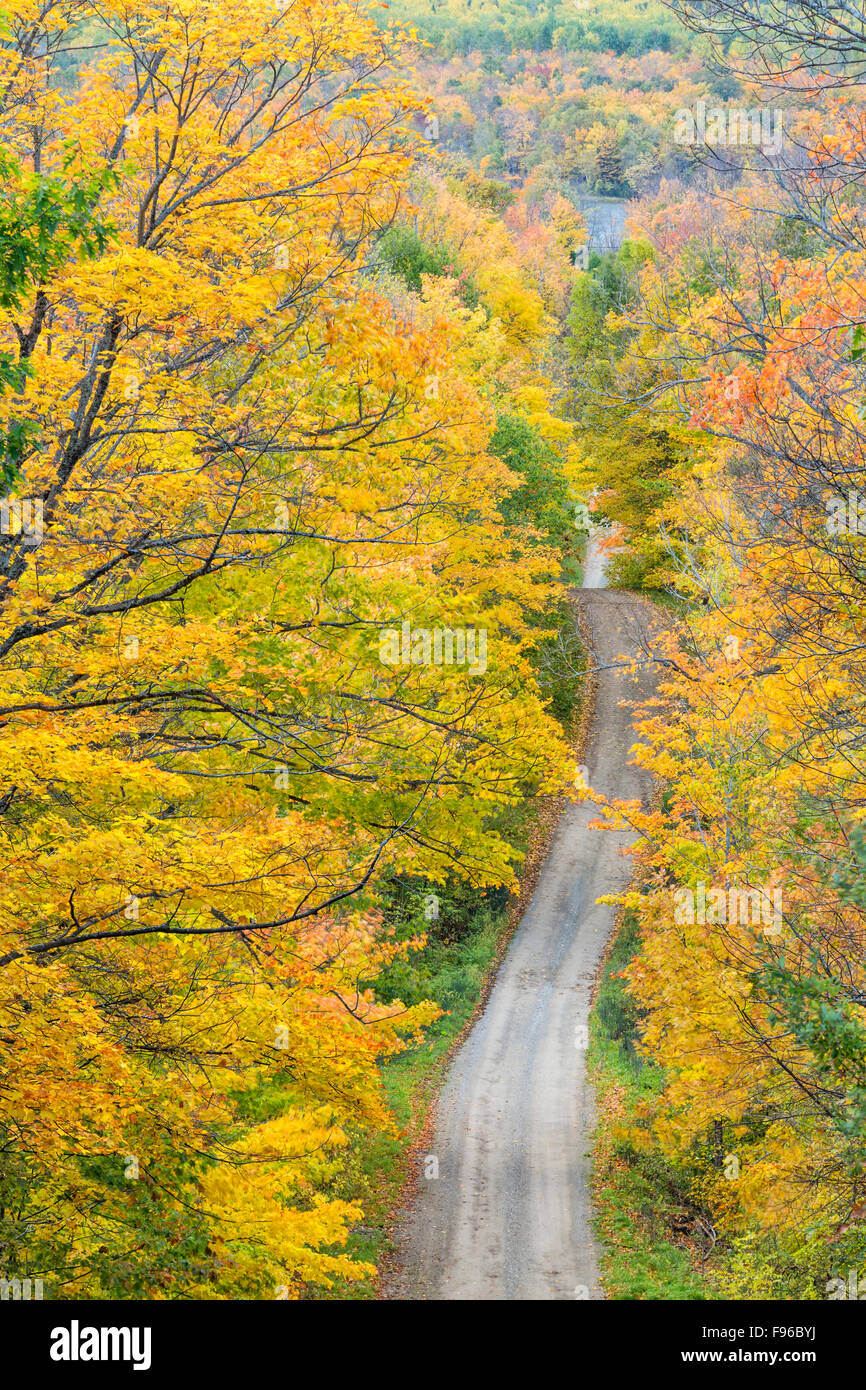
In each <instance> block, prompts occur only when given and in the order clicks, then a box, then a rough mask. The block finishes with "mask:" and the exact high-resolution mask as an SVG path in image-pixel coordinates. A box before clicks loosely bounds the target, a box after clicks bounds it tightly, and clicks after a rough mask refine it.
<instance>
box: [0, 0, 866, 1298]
mask: <svg viewBox="0 0 866 1390" xmlns="http://www.w3.org/2000/svg"><path fill="white" fill-rule="evenodd" d="M864 66H866V4H864V3H863V0H839V2H838V3H835V4H830V3H828V0H792V3H781V0H778V2H777V0H703V3H696V2H695V0H392V3H390V5H381V4H375V3H371V0H247V3H246V4H245V5H244V6H243V7H239V6H229V5H228V4H226V3H225V0H139V3H137V4H136V5H135V6H132V5H130V4H128V3H127V0H102V2H100V3H97V2H96V0H63V3H61V0H0V77H2V81H0V474H2V478H0V484H2V492H3V497H2V499H0V613H2V623H0V831H2V843H3V866H4V871H3V876H2V886H0V1294H2V1298H3V1299H4V1300H5V1299H7V1298H10V1297H11V1298H15V1299H21V1298H40V1299H41V1298H44V1299H46V1300H61V1301H70V1300H72V1301H74V1300H102V1299H109V1300H128V1301H134V1300H150V1301H188V1300H195V1301H223V1300H246V1301H254V1300H255V1301H258V1300H274V1299H276V1300H289V1301H293V1302H304V1301H312V1300H359V1301H370V1300H374V1299H378V1298H384V1297H388V1296H389V1294H388V1285H389V1279H390V1277H391V1276H390V1274H389V1271H390V1270H392V1269H393V1267H394V1264H395V1261H397V1260H398V1258H399V1247H400V1241H401V1237H400V1235H399V1231H398V1229H397V1223H398V1220H399V1214H400V1213H401V1211H403V1209H404V1208H405V1207H406V1205H407V1203H408V1202H409V1201H410V1195H411V1192H412V1190H413V1186H414V1185H415V1184H417V1182H418V1180H419V1171H420V1173H421V1181H422V1183H423V1181H424V1178H425V1177H426V1178H430V1177H433V1178H435V1177H436V1176H437V1172H436V1171H434V1168H433V1167H431V1166H430V1165H431V1163H434V1161H435V1162H438V1160H436V1159H435V1155H434V1154H433V1152H432V1151H431V1152H428V1148H429V1145H430V1143H431V1141H430V1140H429V1137H428V1135H429V1130H428V1129H427V1128H426V1126H427V1125H428V1122H429V1116H430V1115H431V1114H432V1113H433V1110H431V1107H434V1108H435V1105H436V1099H437V1096H438V1095H439V1094H440V1092H441V1090H442V1087H443V1085H444V1084H445V1080H446V1078H447V1076H448V1074H449V1067H450V1066H451V1065H452V1062H453V1058H454V1057H455V1055H458V1054H459V1049H460V1048H461V1046H463V1045H465V1044H466V1039H467V1037H469V1038H471V1036H472V1028H473V1024H475V1023H476V1020H478V1019H479V1018H481V1017H482V1016H483V1015H484V1010H485V1008H486V1007H487V1006H488V1000H489V998H490V991H491V989H492V988H494V981H495V980H496V978H497V970H498V971H500V973H503V972H504V973H505V975H506V976H507V971H508V960H509V956H508V951H509V943H510V942H511V940H512V936H513V934H514V932H515V931H516V930H518V929H519V930H520V931H524V930H525V929H526V925H527V923H529V921H530V915H529V914H528V912H527V909H528V908H529V904H530V901H531V900H532V894H533V891H534V888H535V885H536V882H537V876H538V873H539V872H540V871H541V867H540V866H542V865H543V864H544V862H545V859H546V857H548V856H552V855H554V854H555V853H556V845H557V843H558V841H557V839H556V836H557V835H558V834H560V833H561V830H560V831H557V830H556V826H557V823H559V825H560V827H561V826H562V825H564V824H565V820H560V819H559V818H560V817H567V816H568V815H569V814H571V812H570V810H569V808H573V807H574V806H576V805H579V804H584V803H589V804H591V805H592V808H593V810H592V814H593V817H594V819H593V822H592V824H593V827H594V828H593V829H592V830H590V831H589V832H587V833H589V834H591V835H595V836H598V837H599V839H604V837H605V836H609V835H612V836H614V837H617V836H619V837H622V836H626V838H627V839H628V842H629V846H630V862H631V870H630V874H631V877H630V881H629V885H628V887H627V889H626V890H625V891H619V890H618V889H614V888H613V887H612V888H611V891H610V893H609V894H608V895H606V897H604V898H602V899H600V901H601V902H603V903H606V907H605V911H606V913H607V914H608V917H607V918H606V919H605V920H608V919H609V936H610V940H609V942H608V945H607V949H606V954H605V956H604V961H603V965H602V967H601V969H600V974H599V979H598V981H597V988H596V990H595V993H594V1002H593V1006H592V1012H591V1015H590V1017H589V1032H588V1042H587V1047H588V1051H587V1054H586V1068H587V1074H588V1076H589V1078H590V1081H591V1084H592V1086H593V1087H594V1090H595V1094H596V1097H597V1101H596V1104H597V1111H598V1120H597V1125H596V1128H595V1134H594V1138H593V1141H592V1150H593V1157H592V1166H591V1189H592V1203H593V1209H594V1215H593V1228H592V1229H593V1232H594V1235H593V1240H594V1242H595V1244H596V1246H597V1249H598V1261H599V1270H600V1274H599V1280H600V1283H599V1289H600V1290H601V1292H600V1293H599V1294H598V1295H597V1296H599V1297H604V1298H606V1299H608V1300H614V1301H616V1300H627V1299H630V1300H634V1299H640V1300H653V1301H668V1302H670V1301H678V1300H700V1301H706V1300H715V1301H722V1302H725V1301H733V1300H738V1299H757V1300H774V1301H775V1300H779V1301H803V1300H805V1301H811V1302H816V1301H819V1300H822V1301H823V1300H828V1299H829V1300H835V1299H837V1298H838V1299H845V1298H858V1297H866V1015H864V1008H866V659H864V631H866V627H864V619H866V550H864V545H866V539H864V538H866V462H864V459H866V423H864V421H866V231H864V227H866V119H864V113H866V106H864V98H863V82H864V77H863V71H864ZM599 210H600V211H599ZM608 214H609V215H610V216H611V217H612V218H613V219H614V221H613V222H612V223H610V224H607V223H605V226H606V227H608V230H607V231H606V232H604V233H602V231H600V230H599V227H600V224H599V223H598V221H597V220H596V218H597V217H598V216H599V215H605V216H606V215H608ZM610 227H613V228H614V230H613V231H611V230H610ZM617 228H619V230H617ZM861 450H863V451H864V453H861ZM595 555H600V556H601V557H602V561H603V564H604V567H605V573H606V581H605V582H606V586H607V587H609V588H611V589H612V590H615V591H616V592H617V593H619V594H622V595H625V596H627V599H628V602H629V603H633V604H634V605H636V609H635V611H638V610H639V611H641V612H644V611H645V612H646V613H647V614H652V615H653V616H652V620H651V621H649V620H648V621H647V624H646V627H645V630H642V638H641V641H642V649H641V651H640V652H639V654H638V655H637V656H636V655H635V654H634V653H632V654H630V655H628V654H623V655H622V657H621V658H620V659H619V661H618V662H617V663H614V664H615V665H617V666H618V667H619V668H621V669H622V671H623V674H624V676H627V675H628V676H630V675H631V674H633V673H634V672H636V671H637V670H638V668H639V669H640V670H642V671H651V672H652V673H653V679H654V681H655V686H654V690H653V693H652V694H651V696H650V697H649V698H645V699H642V700H638V699H636V698H632V699H631V703H630V706H629V708H630V710H631V714H630V716H629V717H630V718H633V721H634V730H633V734H632V737H631V739H630V742H629V744H628V745H627V746H626V747H624V748H623V749H622V762H623V763H625V762H626V761H627V760H628V761H629V762H630V763H632V764H634V765H635V766H636V767H638V768H640V769H641V770H642V772H644V773H645V774H646V775H647V776H648V777H651V778H652V785H653V788H654V794H653V797H652V800H651V802H648V803H646V804H642V803H641V802H639V801H635V800H634V798H633V797H632V798H630V797H627V796H618V795H611V794H609V793H608V792H607V791H605V790H604V789H600V788H596V787H594V786H593V785H592V768H591V767H590V768H587V767H586V755H585V753H584V751H583V750H584V748H585V746H586V744H585V740H586V737H587V730H588V729H591V727H592V721H593V689H594V686H593V681H597V680H598V678H599V670H600V667H601V665H602V663H601V662H599V661H598V660H597V659H596V657H595V655H594V648H593V642H592V639H591V634H590V633H589V631H588V629H587V626H586V622H585V620H583V619H581V617H580V601H579V597H577V596H578V595H579V593H580V592H581V588H580V586H581V584H582V583H583V584H587V585H588V589H589V591H591V590H592V588H593V585H592V584H590V583H589V581H588V576H589V574H590V566H591V564H592V563H594V561H593V559H592V557H593V556H595ZM596 717H598V716H596ZM617 843H619V840H617ZM569 910H570V909H569ZM586 911H589V909H588V908H587V909H586ZM524 914H526V915H524ZM521 920H522V921H523V926H522V927H518V924H519V923H520V922H521ZM574 929H575V931H577V930H579V929H580V921H579V920H578V919H576V920H575V924H574ZM544 965H545V962H544V961H543V960H540V961H539V969H543V967H544ZM539 1017H541V1015H539ZM535 1026H536V1024H533V1027H535ZM537 1026H538V1027H542V1028H543V1023H541V1024H538V1025H537ZM580 1026H582V1025H580ZM582 1056H583V1054H582V1053H581V1057H582ZM573 1057H574V1048H572V1051H571V1053H570V1058H573ZM569 1065H571V1061H569ZM433 1148H434V1149H435V1144H434V1145H433ZM425 1164H427V1169H426V1171H425V1168H424V1165H425ZM439 1181H440V1182H442V1181H443V1180H442V1179H440V1180H439ZM428 1185H429V1184H428ZM410 1275H411V1270H410ZM581 1287H582V1285H581ZM860 1289H862V1290H863V1293H862V1294H861V1293H860V1292H859V1290H860ZM852 1290H853V1291H852ZM509 1296H520V1295H519V1294H518V1295H509ZM552 1296H559V1295H558V1294H557V1295H552ZM564 1296H569V1295H564ZM577 1296H578V1297H584V1296H591V1297H595V1296H596V1295H595V1294H590V1295H586V1294H579V1295H577Z"/></svg>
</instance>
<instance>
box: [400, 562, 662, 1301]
mask: <svg viewBox="0 0 866 1390" xmlns="http://www.w3.org/2000/svg"><path fill="white" fill-rule="evenodd" d="M603 585H604V567H603V562H602V560H601V557H600V555H599V553H598V551H597V549H596V548H595V547H591V548H590V553H589V555H588V557H587V563H586V570H585V579H584V588H583V589H582V590H581V593H580V604H581V607H582V608H583V611H584V613H585V615H586V618H587V621H588V624H589V628H590V631H591V634H592V643H593V648H594V656H595V664H596V665H597V666H598V667H600V668H602V669H600V671H599V675H598V685H597V692H596V699H595V709H594V714H593V722H592V726H591V730H590V736H589V742H588V747H587V751H586V754H585V755H584V756H585V759H586V766H587V769H588V780H589V782H590V784H591V785H592V786H593V787H594V788H595V789H596V790H598V791H601V792H603V793H604V794H605V795H607V796H610V797H618V798H619V797H627V798H637V797H640V798H641V799H642V801H643V802H644V804H647V803H648V800H649V797H650V794H651V785H650V781H649V778H648V777H647V775H646V774H645V773H643V772H641V771H640V770H639V769H638V768H636V767H634V766H633V765H631V763H630V762H629V758H628V750H629V747H630V745H631V744H632V743H633V742H634V734H633V730H632V727H631V712H630V711H629V710H627V709H623V708H622V707H621V704H620V702H621V701H622V700H624V699H626V700H631V699H635V698H637V697H639V696H640V695H641V694H644V693H648V692H649V691H650V689H651V676H650V674H649V672H648V671H645V672H644V673H643V674H642V675H641V676H640V677H639V678H637V679H636V678H635V677H634V676H633V675H630V674H628V673H627V672H625V671H622V670H615V669H611V670H605V669H603V668H604V667H605V665H606V664H607V663H610V662H614V661H615V660H616V658H617V656H618V655H620V654H622V653H627V654H632V653H635V654H636V653H637V651H638V642H639V636H640V634H641V633H642V632H645V630H646V627H647V623H648V620H649V618H650V616H651V610H650V609H649V607H648V605H647V604H646V603H644V602H643V601H642V600H641V599H638V598H636V597H635V596H634V595H631V594H626V593H623V592H619V591H616V590H612V589H606V588H604V587H603ZM597 815H598V809H597V807H595V806H594V805H593V804H592V803H591V802H581V803H575V804H572V805H571V806H569V807H568V808H567V809H566V810H565V812H564V813H563V815H562V817H561V819H560V821H559V825H558V826H557V829H556V832H555V834H554V837H553V840H552V842H551V845H550V849H549V852H548V855H547V858H546V860H545V862H544V865H543V867H542V870H541V873H540V875H539V878H538V884H537V887H536V889H535V893H534V895H533V897H532V901H531V903H530V905H529V907H528V908H527V910H526V912H525V914H524V916H523V918H522V920H521V922H520V924H519V926H518V928H517V931H516V933H515V935H514V937H513V939H512V941H511V944H510V945H509V948H508V951H507V953H506V955H505V957H504V959H503V961H502V964H501V966H500V969H499V973H498V975H497V978H496V982H495V985H494V987H493V990H492V992H491V994H490V998H489V1000H488V1002H487V1006H486V1008H485V1009H484V1012H483V1013H482V1015H481V1016H480V1018H479V1019H478V1021H477V1023H476V1024H475V1026H474V1027H473V1028H472V1030H471V1032H470V1034H469V1036H468V1037H467V1039H466V1041H465V1043H464V1044H463V1046H462V1047H461V1048H460V1050H459V1052H458V1053H457V1055H456V1057H455V1058H454V1061H453V1063H452V1065H451V1068H450V1070H449V1073H448V1076H447V1080H446V1083H445V1086H444V1088H443V1090H442V1093H441V1095H440V1097H439V1100H438V1102H437V1105H436V1109H435V1112H434V1118H433V1127H432V1138H431V1141H430V1144H429V1149H428V1152H427V1153H426V1154H423V1155H422V1156H421V1159H422V1162H421V1169H422V1171H421V1173H420V1175H419V1179H418V1189H417V1193H416V1195H415V1200H414V1202H413V1204H412V1206H411V1208H410V1209H409V1210H407V1212H406V1213H405V1214H404V1215H403V1216H402V1218H401V1220H400V1222H399V1224H398V1226H397V1228H396V1231H395V1239H396V1244H397V1258H396V1263H395V1268H394V1270H393V1271H392V1273H391V1274H390V1275H389V1277H388V1279H387V1281H386V1284H385V1288H384V1290H383V1292H384V1294H385V1296H386V1297H389V1298H410V1299H471V1300H488V1299H495V1300H497V1301H498V1300H503V1299H505V1300H510V1299H543V1300H549V1299H573V1298H591V1299H600V1298H603V1297H604V1293H603V1291H602V1289H601V1287H600V1285H599V1271H598V1255H597V1248H596V1244H595V1241H594V1238H593V1233H592V1226H591V1203H590V1187H589V1166H590V1165H589V1156H588V1150H589V1147H590V1139H591V1134H592V1129H593V1124H594V1097H593V1090H592V1087H591V1085H590V1084H589V1082H588V1081H587V1078H586V1072H585V1056H586V1053H585V1045H586V1026H587V1022H588V1016H589V1008H590V1000H591V993H592V987H593V981H594V979H595V975H596V972H597V969H598V966H599V962H600V960H601V957H602V953H603V951H604V947H605V944H606V942H607V940H608V937H609V935H610V933H611V930H612V927H613V922H614V909H613V908H611V907H606V906H597V905H596V899H597V898H598V897H600V896H601V895H603V894H608V893H615V892H617V891H619V890H622V889H623V888H625V886H626V885H627V883H628V880H629V877H630V873H631V862H630V857H629V856H628V855H627V854H626V853H624V851H625V850H626V849H627V847H628V845H629V844H630V843H631V841H632V840H633V836H632V835H631V833H630V832H626V831H622V832H608V831H599V830H591V829H590V828H589V823H590V821H591V820H593V819H595V818H596V817H597ZM425 1174H430V1176H425ZM436 1174H438V1175H436Z"/></svg>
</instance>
